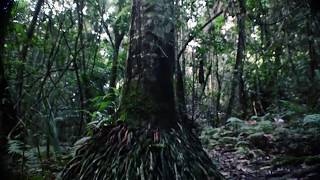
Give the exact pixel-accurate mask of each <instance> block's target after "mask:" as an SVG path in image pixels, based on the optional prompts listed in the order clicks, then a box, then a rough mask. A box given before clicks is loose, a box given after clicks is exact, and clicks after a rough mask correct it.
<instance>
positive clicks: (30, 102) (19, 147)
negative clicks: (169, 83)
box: [0, 0, 320, 179]
mask: <svg viewBox="0 0 320 180" xmlns="http://www.w3.org/2000/svg"><path fill="white" fill-rule="evenodd" d="M0 5H1V27H0V28H1V34H0V35H1V44H0V45H1V47H0V48H1V51H0V56H1V57H0V60H1V61H0V80H1V89H0V92H1V93H0V95H1V96H0V97H1V106H0V107H1V109H0V118H1V119H0V128H1V129H0V130H1V134H0V135H1V140H3V141H1V144H0V145H1V146H0V149H1V152H4V151H7V150H8V156H6V157H4V156H3V157H2V158H3V159H5V161H10V162H12V163H11V165H10V167H11V166H12V168H14V169H15V170H16V171H17V172H20V173H21V174H27V175H28V176H30V177H31V178H34V179H36V178H43V179H50V178H52V177H55V176H56V175H57V173H59V172H60V171H61V168H62V167H63V166H64V164H65V163H66V162H67V161H68V160H69V159H70V158H71V156H72V152H73V151H74V147H73V146H72V145H73V144H74V143H75V142H77V143H81V140H83V139H84V138H83V137H86V136H90V135H92V134H94V132H95V130H96V129H98V128H99V127H101V126H104V124H111V123H114V122H113V121H114V119H113V118H112V116H113V115H114V114H115V113H116V112H117V109H118V107H119V102H120V95H121V91H122V88H123V84H124V74H125V62H126V59H127V54H128V48H129V29H130V27H129V26H130V13H131V1H129V0H86V1H85V0H74V1H73V0H19V1H10V0H9V1H2V2H1V3H0ZM175 11H176V12H175V13H176V17H172V21H173V22H174V23H175V24H176V37H175V40H176V43H177V46H176V47H175V50H176V62H175V72H174V88H175V98H176V102H177V103H176V104H177V107H176V110H177V111H178V112H179V114H180V115H181V116H187V117H188V119H190V120H191V124H192V126H196V129H197V134H198V135H199V136H200V138H201V140H202V142H203V144H204V146H205V147H206V149H207V151H208V152H209V154H210V155H211V157H213V159H217V158H218V157H220V158H221V159H220V161H219V158H218V162H220V170H221V171H222V172H223V174H224V175H225V176H226V177H229V178H232V177H233V178H241V177H242V178H244V179H248V178H254V177H257V176H258V177H260V178H261V177H264V176H267V175H269V176H275V177H277V176H284V177H290V176H292V174H293V175H294V177H296V176H298V177H302V176H304V177H306V176H309V175H310V177H319V174H317V173H315V172H317V171H318V170H319V169H320V166H319V164H320V155H319V153H320V149H319V147H318V144H319V139H320V47H319V41H320V31H319V29H320V10H319V6H318V5H317V4H316V1H315V0H303V1H301V0H291V1H289V0H237V1H233V0H198V1H197V0H176V1H175ZM79 139H80V142H79V141H78V140H79ZM77 143H76V145H75V146H77ZM4 147H8V148H7V149H6V148H4ZM271 160H272V162H271ZM229 161H230V163H229V164H228V162H229ZM253 162H261V163H260V165H259V164H254V163H253ZM232 164H236V165H241V166H240V167H239V166H236V167H232ZM261 164H262V165H261ZM0 166H1V165H0ZM283 166H285V168H283ZM279 167H282V169H281V168H280V170H279ZM232 169H233V170H232ZM234 169H237V170H236V171H235V170H234ZM293 169H302V172H300V171H299V172H298V173H296V174H294V173H293ZM257 172H259V173H257ZM318 172H319V171H318Z"/></svg>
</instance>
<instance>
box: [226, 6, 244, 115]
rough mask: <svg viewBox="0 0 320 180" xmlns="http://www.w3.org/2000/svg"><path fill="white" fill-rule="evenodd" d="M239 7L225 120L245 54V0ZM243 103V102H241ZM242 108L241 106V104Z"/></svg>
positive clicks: (230, 108)
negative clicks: (233, 60) (234, 54)
mask: <svg viewBox="0 0 320 180" xmlns="http://www.w3.org/2000/svg"><path fill="white" fill-rule="evenodd" d="M238 2H239V7H240V13H239V15H238V29H239V36H238V49H237V56H236V64H235V66H234V70H233V78H232V82H231V92H230V98H229V103H228V107H227V111H226V117H225V120H226V119H228V118H229V117H230V116H231V113H232V109H233V106H234V104H233V103H234V99H235V92H236V87H237V85H239V84H240V80H241V78H242V74H243V60H244V52H245V41H246V39H245V38H246V35H245V17H246V7H245V6H246V2H245V0H239V1H238ZM239 92H240V94H242V93H244V86H242V87H241V89H239ZM239 98H243V97H242V95H240V96H239ZM243 101H245V100H243ZM241 106H242V108H244V107H243V106H244V105H243V104H241Z"/></svg>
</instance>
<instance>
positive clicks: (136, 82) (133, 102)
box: [119, 0, 177, 127]
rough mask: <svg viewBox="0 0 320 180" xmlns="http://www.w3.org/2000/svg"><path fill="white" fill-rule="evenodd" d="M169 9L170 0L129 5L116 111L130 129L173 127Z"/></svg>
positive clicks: (139, 0)
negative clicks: (122, 79) (123, 74)
mask: <svg viewBox="0 0 320 180" xmlns="http://www.w3.org/2000/svg"><path fill="white" fill-rule="evenodd" d="M173 8H174V6H173V1H171V0H161V1H154V0H152V1H147V0H134V1H133V13H132V22H131V30H130V46H129V56H128V59H127V68H126V79H125V86H124V90H123V93H122V100H121V105H120V111H119V112H120V114H121V117H122V118H124V119H126V120H127V122H128V123H129V124H131V125H132V126H137V125H140V126H144V127H146V126H147V125H151V126H152V127H174V126H176V122H177V114H176V111H175V102H174V92H173V70H174V69H173V67H174V60H175V50H174V45H175V42H174V39H175V38H174V32H175V31H174V30H175V29H174V24H173V19H172V17H174V9H173ZM121 117H120V118H121Z"/></svg>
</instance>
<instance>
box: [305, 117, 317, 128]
mask: <svg viewBox="0 0 320 180" xmlns="http://www.w3.org/2000/svg"><path fill="white" fill-rule="evenodd" d="M303 125H305V126H309V127H318V128H320V114H311V115H306V116H305V117H304V118H303Z"/></svg>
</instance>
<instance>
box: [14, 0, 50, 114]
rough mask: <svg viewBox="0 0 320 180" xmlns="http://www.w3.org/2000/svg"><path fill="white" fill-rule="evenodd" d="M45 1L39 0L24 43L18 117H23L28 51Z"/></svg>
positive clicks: (21, 55) (19, 73)
mask: <svg viewBox="0 0 320 180" xmlns="http://www.w3.org/2000/svg"><path fill="white" fill-rule="evenodd" d="M43 2H44V0H38V1H37V4H36V7H35V11H34V13H33V17H32V20H31V23H30V25H29V28H28V30H27V36H26V39H25V41H24V44H23V47H22V50H21V54H20V61H21V65H20V66H18V68H17V94H18V99H17V104H16V111H17V115H18V116H21V115H22V111H23V110H22V104H21V102H22V99H23V83H24V77H23V76H24V71H25V63H26V61H27V55H28V49H29V46H30V43H31V40H32V37H33V34H34V31H35V28H36V25H37V20H38V16H39V14H40V10H41V7H42V5H43Z"/></svg>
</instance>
